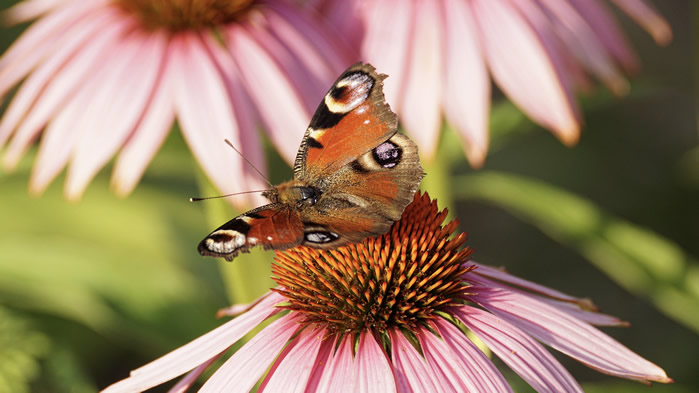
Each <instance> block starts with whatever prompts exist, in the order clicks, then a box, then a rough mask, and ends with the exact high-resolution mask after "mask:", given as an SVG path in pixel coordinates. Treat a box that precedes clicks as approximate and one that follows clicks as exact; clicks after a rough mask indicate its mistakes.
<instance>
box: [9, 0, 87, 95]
mask: <svg viewBox="0 0 699 393" xmlns="http://www.w3.org/2000/svg"><path fill="white" fill-rule="evenodd" d="M89 3H91V2H89V1H74V2H72V4H70V5H69V6H67V7H63V8H61V9H59V10H57V11H55V12H52V13H50V14H49V15H47V16H46V17H44V18H41V19H40V20H39V21H37V22H36V23H33V24H32V25H31V26H29V28H28V29H27V30H26V31H24V33H22V35H21V36H20V37H19V38H18V39H17V40H16V41H15V42H14V43H12V45H11V46H10V48H9V49H8V50H7V51H6V52H5V53H4V54H3V55H2V58H1V59H0V96H3V95H5V93H7V91H8V89H10V88H11V87H12V86H14V85H15V84H17V83H18V82H19V81H20V80H22V78H24V77H25V76H26V75H27V74H28V73H30V72H31V71H32V70H33V69H34V67H36V66H37V65H38V64H39V63H40V62H41V61H42V60H43V59H44V58H45V57H46V56H47V55H49V54H50V53H51V52H52V51H54V50H55V49H56V48H57V45H56V43H57V42H59V40H60V39H61V37H62V36H63V34H64V33H65V32H66V31H68V30H70V29H71V27H72V26H73V25H74V24H76V23H80V21H81V20H82V19H84V18H86V17H88V16H89V14H90V13H91V11H92V10H93V7H92V6H90V5H89Z"/></svg>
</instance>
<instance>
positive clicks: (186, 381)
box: [167, 352, 224, 393]
mask: <svg viewBox="0 0 699 393" xmlns="http://www.w3.org/2000/svg"><path fill="white" fill-rule="evenodd" d="M223 354H224V352H221V353H219V354H218V355H217V356H214V357H212V358H211V359H209V360H207V361H205V362H204V363H202V364H201V365H199V366H197V367H196V368H195V369H194V370H192V371H190V372H188V373H187V375H185V376H184V377H183V378H182V379H180V380H179V381H177V384H175V386H173V387H172V388H170V390H168V391H167V393H186V392H187V390H189V388H191V387H192V385H194V383H195V382H196V381H197V379H199V377H200V376H201V375H202V374H203V373H204V371H206V369H207V368H209V367H210V366H211V365H212V364H213V363H214V362H216V361H217V360H218V359H219V358H220V357H221V356H222V355H223Z"/></svg>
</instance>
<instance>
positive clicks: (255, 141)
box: [204, 34, 270, 206]
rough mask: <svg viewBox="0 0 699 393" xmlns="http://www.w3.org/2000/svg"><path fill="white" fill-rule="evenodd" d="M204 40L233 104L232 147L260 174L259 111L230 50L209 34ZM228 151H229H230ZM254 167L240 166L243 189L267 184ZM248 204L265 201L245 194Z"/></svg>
mask: <svg viewBox="0 0 699 393" xmlns="http://www.w3.org/2000/svg"><path fill="white" fill-rule="evenodd" d="M204 43H205V44H206V46H207V49H208V50H209V52H210V53H211V55H212V56H213V58H214V60H215V61H216V64H217V67H218V69H219V72H220V73H221V75H222V76H223V77H224V78H225V81H226V89H227V91H228V95H229V96H230V100H231V102H232V104H233V113H234V115H235V118H236V119H237V121H238V129H239V135H240V142H239V143H240V145H239V146H236V147H237V148H238V149H239V150H240V152H241V153H242V154H243V156H244V157H245V158H246V159H247V160H248V161H250V162H251V163H252V165H254V166H255V168H257V170H259V171H260V172H261V173H263V174H264V173H266V172H267V160H266V157H265V152H264V149H263V146H262V140H261V138H260V135H259V132H258V126H259V124H260V122H261V120H260V114H259V112H258V111H257V108H255V105H253V103H252V100H251V99H250V96H249V95H248V94H247V92H246V91H245V88H244V86H243V82H242V80H241V78H242V77H241V75H240V70H239V69H238V66H237V65H236V64H235V62H234V61H233V58H232V57H231V53H230V52H229V51H228V50H227V49H226V48H224V47H223V46H221V45H220V44H219V43H218V41H216V38H215V37H214V36H213V35H208V34H207V35H206V36H204ZM231 154H232V153H231ZM255 168H253V167H251V166H250V165H249V164H248V163H247V162H246V163H245V165H243V175H242V176H243V179H245V183H246V184H247V189H246V191H252V190H264V189H267V188H269V187H270V185H269V184H268V180H267V179H266V178H264V177H262V176H261V175H260V174H259V173H257V171H256V170H255ZM245 199H247V201H248V205H252V206H257V205H262V204H264V203H267V202H268V201H267V199H265V198H264V197H262V196H261V195H260V194H247V195H246V197H245V198H244V199H240V200H241V201H242V200H245Z"/></svg>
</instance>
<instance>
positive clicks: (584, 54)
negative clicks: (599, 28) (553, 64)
mask: <svg viewBox="0 0 699 393" xmlns="http://www.w3.org/2000/svg"><path fill="white" fill-rule="evenodd" d="M539 4H540V5H541V6H542V7H543V8H544V9H545V10H546V11H547V15H548V16H549V18H550V19H551V21H550V23H551V24H552V28H553V29H554V31H555V32H556V33H557V36H558V37H559V38H560V39H561V40H562V41H563V43H564V45H565V47H566V48H567V51H568V53H570V55H571V56H573V57H574V59H575V61H576V62H577V63H580V64H581V65H584V66H585V67H586V68H587V70H588V71H589V72H591V73H592V74H594V75H595V76H597V77H598V78H599V79H600V80H601V81H602V82H604V84H605V85H606V86H607V87H608V88H609V89H610V90H611V91H612V92H614V94H617V95H622V94H626V93H628V90H629V83H628V81H627V80H626V78H624V76H623V75H622V73H621V71H620V70H619V69H618V68H617V67H616V64H615V63H614V59H613V58H612V57H611V56H610V55H608V54H607V50H606V48H605V47H604V45H602V43H601V42H600V41H599V40H598V39H597V35H596V34H595V32H594V31H593V30H592V27H591V26H590V25H589V24H588V23H587V21H586V20H585V19H584V18H583V17H582V16H581V15H580V14H578V12H577V10H576V9H575V8H574V7H573V6H571V5H570V4H569V3H568V2H565V1H560V0H540V3H539Z"/></svg>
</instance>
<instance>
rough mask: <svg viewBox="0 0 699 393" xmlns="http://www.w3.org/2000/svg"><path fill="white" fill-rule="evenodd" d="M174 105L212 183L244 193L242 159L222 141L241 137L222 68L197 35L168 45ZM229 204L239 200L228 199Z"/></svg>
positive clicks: (225, 190)
mask: <svg viewBox="0 0 699 393" xmlns="http://www.w3.org/2000/svg"><path fill="white" fill-rule="evenodd" d="M170 47H171V49H172V50H173V52H172V54H173V58H172V59H171V60H170V61H172V62H173V64H174V65H176V67H174V72H173V74H172V77H173V80H174V81H176V82H177V83H174V88H175V89H174V90H175V96H174V99H175V108H176V112H177V116H178V119H179V123H180V125H181V128H182V134H183V135H184V138H185V140H186V141H187V144H188V145H189V147H190V149H191V150H192V151H193V152H194V156H195V157H196V158H197V160H198V161H199V163H200V164H201V166H202V167H203V168H204V171H205V172H206V173H207V175H208V176H209V178H210V179H211V181H212V182H213V183H214V185H216V187H217V188H218V189H219V190H220V191H221V192H222V193H224V194H228V193H233V192H237V191H247V190H249V189H248V187H247V182H246V179H245V178H244V177H243V176H242V173H243V169H242V164H243V163H242V160H241V158H240V157H239V156H238V155H237V154H235V153H234V152H231V149H230V148H229V147H228V146H226V145H225V144H224V142H223V141H224V139H229V140H230V141H231V143H233V145H235V146H240V145H241V142H240V140H241V135H240V130H239V128H238V122H237V119H236V118H235V114H234V112H233V108H232V105H231V99H230V96H229V95H228V92H227V90H226V84H225V80H224V77H223V75H221V71H220V70H219V69H218V68H217V66H216V64H215V62H214V60H213V59H212V57H211V55H210V54H209V53H208V51H207V48H206V46H205V44H204V43H203V42H202V41H201V39H200V38H199V37H198V36H195V35H191V34H189V33H183V34H180V35H179V36H175V37H173V39H172V41H171V44H170ZM233 202H239V201H238V200H233Z"/></svg>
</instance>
